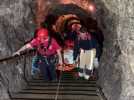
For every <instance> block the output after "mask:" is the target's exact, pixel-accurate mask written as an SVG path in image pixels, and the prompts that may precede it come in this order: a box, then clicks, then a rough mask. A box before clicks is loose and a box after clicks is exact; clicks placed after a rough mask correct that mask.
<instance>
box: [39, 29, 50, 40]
mask: <svg viewBox="0 0 134 100" xmlns="http://www.w3.org/2000/svg"><path fill="white" fill-rule="evenodd" d="M36 35H37V37H36V38H37V39H38V40H40V41H41V42H43V41H44V40H46V39H48V30H47V29H46V28H40V29H38V31H37V34H36Z"/></svg>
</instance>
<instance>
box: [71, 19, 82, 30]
mask: <svg viewBox="0 0 134 100" xmlns="http://www.w3.org/2000/svg"><path fill="white" fill-rule="evenodd" d="M68 26H69V27H70V29H71V31H79V30H80V29H81V27H82V26H81V23H80V20H76V19H74V20H71V21H70V22H69V23H68Z"/></svg>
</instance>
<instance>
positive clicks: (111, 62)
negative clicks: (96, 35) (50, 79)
mask: <svg viewBox="0 0 134 100" xmlns="http://www.w3.org/2000/svg"><path fill="white" fill-rule="evenodd" d="M0 1H1V3H0V58H3V57H6V56H10V55H11V54H12V53H13V52H14V51H16V50H17V49H18V48H20V46H22V45H23V44H24V42H25V41H27V40H29V38H31V36H32V35H31V34H30V33H31V32H32V31H33V30H34V28H35V24H34V22H33V21H34V20H33V19H34V16H36V15H35V14H36V13H35V0H0ZM38 1H39V0H38ZM40 1H42V0H40ZM47 1H48V0H47ZM54 1H55V2H54ZM63 1H65V0H49V3H51V4H52V5H53V4H54V3H65V2H63ZM86 1H88V0H69V1H68V2H71V3H74V4H77V5H79V6H81V7H86V6H82V4H85V3H81V2H86ZM93 1H94V2H95V4H96V7H97V9H96V13H94V14H93V17H94V18H96V19H97V21H98V23H99V27H100V28H101V29H102V30H103V33H104V36H105V41H104V48H103V51H104V52H103V55H102V59H101V61H100V67H99V77H100V78H99V81H98V84H99V85H101V87H102V90H103V92H104V93H105V96H106V97H107V99H108V100H133V99H134V77H133V75H134V63H133V62H134V59H133V57H134V33H133V32H134V12H133V11H134V7H133V5H134V1H133V0H129V1H128V0H93ZM68 2H67V3H68ZM39 13H40V12H39ZM36 18H38V16H36ZM39 18H43V17H42V16H41V17H39ZM41 20H42V19H41ZM36 21H37V19H36ZM20 62H22V61H20ZM20 62H19V63H20ZM19 63H18V64H19ZM15 64H16V63H13V65H12V64H11V67H9V66H10V65H9V64H8V63H2V64H0V99H1V100H3V98H4V99H5V98H6V99H8V92H7V90H13V89H15V85H17V86H18V87H19V88H21V86H22V85H21V83H25V82H24V79H23V77H22V74H21V73H20V71H19V70H18V69H17V68H18V67H17V66H18V64H17V65H15ZM27 64H30V61H29V63H27ZM20 66H22V67H21V68H22V69H23V66H24V62H23V63H22V65H20ZM14 70H16V71H14ZM6 77H7V78H6ZM12 79H15V80H14V81H12ZM17 80H19V81H17ZM9 87H10V88H9ZM19 88H18V89H19Z"/></svg>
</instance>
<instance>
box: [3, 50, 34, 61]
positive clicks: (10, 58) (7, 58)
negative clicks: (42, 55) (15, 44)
mask: <svg viewBox="0 0 134 100" xmlns="http://www.w3.org/2000/svg"><path fill="white" fill-rule="evenodd" d="M31 53H33V50H31V51H29V52H25V53H22V54H20V55H15V56H9V57H5V58H1V59H0V62H4V61H8V60H12V59H15V58H18V57H22V56H26V55H28V54H31Z"/></svg>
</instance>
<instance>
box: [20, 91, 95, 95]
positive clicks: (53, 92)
mask: <svg viewBox="0 0 134 100" xmlns="http://www.w3.org/2000/svg"><path fill="white" fill-rule="evenodd" d="M19 93H25V94H26V93H33V94H36V93H37V94H55V93H56V91H54V90H52V91H43V90H22V91H20V92H19ZM70 93H71V94H89V95H90V94H94V95H96V94H97V93H96V91H83V90H80V91H77V90H76V91H75V90H74V91H71V90H70V91H59V94H70Z"/></svg>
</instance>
